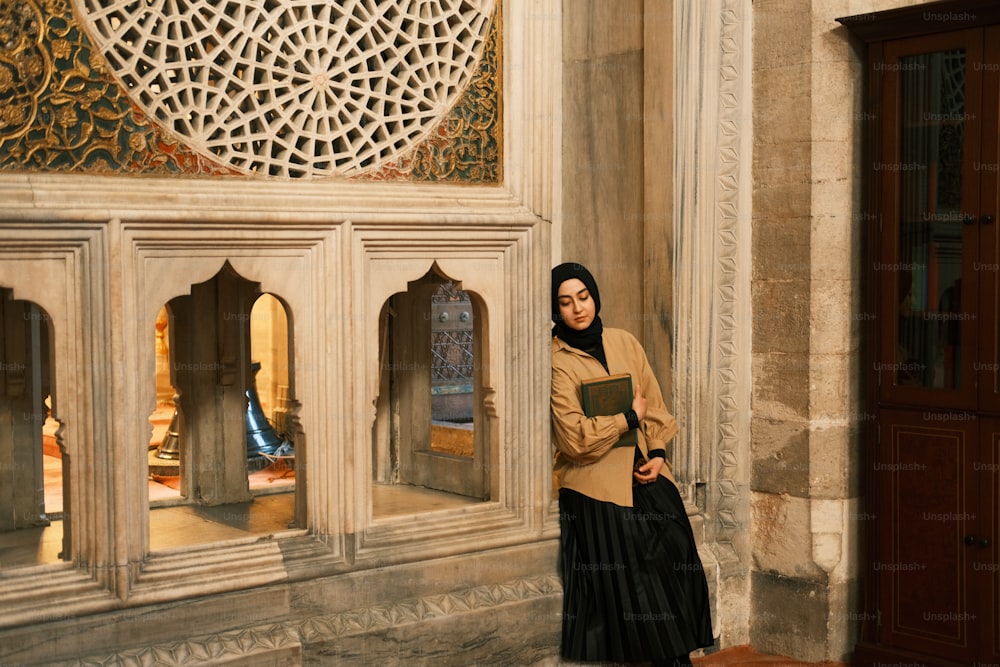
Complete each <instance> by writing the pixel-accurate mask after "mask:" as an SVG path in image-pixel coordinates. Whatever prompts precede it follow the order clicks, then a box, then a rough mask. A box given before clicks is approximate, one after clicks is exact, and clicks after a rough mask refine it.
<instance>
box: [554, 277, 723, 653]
mask: <svg viewBox="0 0 1000 667" xmlns="http://www.w3.org/2000/svg"><path fill="white" fill-rule="evenodd" d="M600 311H601V296H600V293H599V292H598V289H597V283H596V282H595V281H594V278H593V276H592V275H591V274H590V272H589V271H588V270H587V269H586V268H584V267H583V266H581V265H580V264H573V263H568V264H560V265H559V266H557V267H556V268H555V269H553V270H552V320H553V321H554V322H555V327H554V328H553V330H552V334H553V338H552V439H553V442H554V444H555V448H556V454H555V464H554V471H555V480H556V485H557V487H558V489H559V510H560V512H559V517H560V519H559V522H560V529H561V539H560V546H561V553H562V563H561V565H562V580H563V631H562V655H563V657H564V658H569V659H573V660H612V661H619V662H642V661H652V662H653V664H654V665H671V666H675V665H676V666H680V665H690V664H691V662H690V656H689V654H690V652H691V651H693V650H694V649H697V648H700V647H703V646H710V645H711V644H712V621H711V616H710V612H709V603H708V585H707V583H706V581H705V574H704V572H703V570H702V567H701V561H700V560H699V558H698V552H697V549H696V547H695V542H694V535H693V533H692V531H691V524H690V522H689V521H688V518H687V514H686V513H685V511H684V503H683V501H682V500H681V497H680V494H679V493H678V491H677V487H676V486H675V484H674V481H673V477H672V475H671V471H670V464H669V463H667V462H666V451H665V448H666V445H667V442H669V441H670V439H671V438H673V437H674V436H675V435H676V434H677V422H676V421H675V420H674V418H673V417H672V416H671V414H670V413H669V412H668V411H667V409H666V406H665V405H664V403H663V397H662V395H661V394H660V388H659V384H658V383H657V381H656V378H655V377H654V375H653V371H652V369H651V368H650V366H649V362H648V360H647V359H646V354H645V352H644V351H643V349H642V346H641V345H639V342H638V341H637V340H636V339H635V338H634V337H633V336H632V335H631V334H629V333H628V332H626V331H623V330H621V329H611V328H608V329H605V328H604V327H603V324H602V323H601V318H600V317H599V316H598V314H599V313H600ZM618 373H629V374H630V375H631V376H632V385H633V387H634V391H635V395H634V398H633V400H632V407H631V409H630V410H627V411H625V412H622V413H618V414H615V415H607V416H598V417H590V418H588V417H586V416H585V415H584V412H583V407H582V403H581V392H580V384H581V382H583V381H584V380H589V379H592V378H597V377H602V376H608V375H615V374H618ZM631 429H636V430H637V431H638V444H637V445H635V446H631V447H614V445H615V444H616V443H617V442H618V440H619V438H620V437H621V436H622V435H624V434H625V433H626V432H627V431H629V430H631Z"/></svg>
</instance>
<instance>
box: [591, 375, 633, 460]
mask: <svg viewBox="0 0 1000 667" xmlns="http://www.w3.org/2000/svg"><path fill="white" fill-rule="evenodd" d="M580 397H581V400H582V402H583V414H585V415H587V416H588V417H599V416H603V415H615V414H618V413H619V412H627V411H628V410H631V409H632V399H633V398H634V397H635V394H634V392H633V390H632V376H631V375H629V374H628V373H619V374H618V375H605V376H603V377H596V378H591V379H590V380H584V381H583V382H581V383H580ZM636 431H637V429H634V428H633V429H629V430H628V431H626V432H625V434H624V435H623V436H622V437H621V438H619V439H618V442H616V443H615V444H614V445H613V446H612V449H614V448H615V447H629V446H632V447H634V446H635V445H637V444H638V443H639V435H638V433H636Z"/></svg>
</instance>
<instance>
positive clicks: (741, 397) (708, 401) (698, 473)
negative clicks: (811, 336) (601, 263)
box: [674, 0, 752, 565]
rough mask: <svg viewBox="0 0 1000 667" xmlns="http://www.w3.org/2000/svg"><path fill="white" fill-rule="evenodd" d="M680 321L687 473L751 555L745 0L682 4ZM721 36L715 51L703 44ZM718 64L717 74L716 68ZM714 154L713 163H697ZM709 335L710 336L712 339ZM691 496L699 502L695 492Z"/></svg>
mask: <svg viewBox="0 0 1000 667" xmlns="http://www.w3.org/2000/svg"><path fill="white" fill-rule="evenodd" d="M675 7H676V8H677V11H678V12H679V15H678V17H677V20H676V26H677V30H676V33H675V34H676V35H677V48H678V55H677V58H676V62H677V63H680V64H682V65H683V67H684V69H683V70H679V71H678V78H677V96H676V100H677V101H676V104H677V118H678V127H679V128H680V129H679V130H678V131H677V133H676V137H677V142H678V144H677V151H676V157H675V159H676V160H677V166H676V171H675V173H676V174H677V176H676V178H677V183H676V184H675V192H676V193H677V206H676V207H675V218H674V220H675V230H676V237H677V256H678V261H677V263H676V266H677V267H678V278H677V282H676V288H677V292H676V294H675V303H677V310H678V313H677V322H678V325H679V330H678V336H677V345H676V347H675V350H674V352H675V357H674V364H675V368H677V372H676V373H675V378H676V385H677V387H676V394H675V401H676V403H677V405H678V408H677V410H678V413H679V414H684V415H686V416H687V420H686V421H687V424H688V427H687V428H686V429H685V430H684V431H682V433H681V436H680V437H681V439H682V442H683V444H684V446H683V447H682V448H679V450H680V451H684V452H686V453H687V458H686V459H685V460H684V461H682V462H681V465H682V466H683V468H684V471H683V472H682V474H681V476H682V478H685V479H695V480H705V481H706V482H708V489H709V495H708V498H707V507H706V509H705V514H706V517H707V518H708V519H709V521H708V522H706V526H707V532H708V538H709V542H710V543H711V544H712V547H713V551H714V553H715V555H716V557H717V558H718V560H719V563H720V565H725V564H727V563H740V562H742V563H746V561H747V557H748V553H749V551H748V545H747V544H746V539H747V536H746V531H745V529H746V527H747V521H748V513H747V508H748V507H749V492H748V489H749V486H748V466H747V465H746V463H745V462H746V461H747V460H748V459H749V440H750V437H749V436H750V419H749V415H750V340H751V327H752V321H751V314H750V293H749V285H750V271H751V256H750V250H751V247H750V243H751V238H750V179H749V177H748V170H749V154H750V145H749V143H750V139H751V137H750V128H749V125H748V124H747V123H746V119H747V118H748V117H749V112H748V110H749V105H750V102H751V100H750V89H749V67H750V60H749V57H748V55H747V51H748V49H749V45H750V37H749V29H748V27H747V26H748V25H749V17H748V16H747V14H749V12H750V11H751V10H750V8H749V7H748V6H746V4H745V3H743V2H741V0H704V1H702V0H698V1H697V2H694V1H687V2H679V3H677V4H676V5H675ZM705 44H718V45H719V48H718V50H717V51H710V50H707V49H705V48H704V46H703V45H705ZM709 72H714V73H715V74H716V76H714V77H710V76H706V73H709ZM698 155H712V156H714V160H712V161H708V162H706V161H704V160H698V159H697V157H696V156H698ZM706 334H707V335H706ZM687 493H688V502H689V503H692V502H694V500H695V499H694V498H693V497H692V496H691V490H690V489H689V490H687Z"/></svg>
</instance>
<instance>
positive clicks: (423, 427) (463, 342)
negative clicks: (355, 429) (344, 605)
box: [373, 267, 491, 516]
mask: <svg viewBox="0 0 1000 667" xmlns="http://www.w3.org/2000/svg"><path fill="white" fill-rule="evenodd" d="M484 311H485V308H484V306H483V302H482V300H481V299H480V298H479V297H478V296H477V295H476V294H475V293H474V292H468V291H464V290H463V289H462V287H461V284H460V283H458V282H457V281H454V280H452V279H450V278H448V277H446V276H443V275H441V274H440V273H439V272H438V271H437V268H436V267H434V268H432V270H431V271H429V272H428V273H427V275H425V276H424V277H423V278H421V279H420V280H417V281H414V282H411V283H410V284H409V286H408V289H407V291H406V292H401V293H397V294H394V295H393V296H392V297H390V298H389V299H388V300H387V301H386V302H385V304H384V305H383V308H382V312H381V314H380V318H379V331H380V341H379V347H380V349H379V370H380V373H379V376H380V377H379V387H380V389H379V397H378V401H377V405H376V413H377V416H376V421H375V426H374V432H373V448H374V449H373V463H374V464H373V475H374V481H375V485H374V497H373V513H374V515H375V516H391V515H394V514H401V513H410V512H413V511H422V510H433V509H442V508H448V507H457V506H462V505H465V504H468V503H470V502H481V501H484V500H489V499H490V488H491V478H490V468H491V466H490V465H489V464H488V461H489V460H490V451H489V449H490V447H489V443H490V431H491V429H490V427H489V423H490V417H491V415H489V414H488V413H489V408H488V407H487V403H488V401H487V399H486V395H487V393H488V392H487V390H486V388H485V387H484V383H483V378H482V367H483V365H484V364H485V363H486V359H484V354H485V352H484V351H485V350H486V349H488V347H487V346H486V345H485V337H486V327H485V322H486V321H487V318H486V316H485V312H484Z"/></svg>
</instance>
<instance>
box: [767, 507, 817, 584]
mask: <svg viewBox="0 0 1000 667" xmlns="http://www.w3.org/2000/svg"><path fill="white" fill-rule="evenodd" d="M750 511H751V516H752V518H753V523H752V528H751V535H752V539H751V542H752V549H753V559H754V564H755V565H756V566H757V569H760V570H763V571H766V572H774V573H777V574H780V575H782V576H786V577H793V578H796V579H804V580H809V581H823V580H825V578H826V577H825V573H824V572H823V570H822V569H821V568H819V567H818V566H817V565H816V563H815V562H813V555H812V554H813V540H812V532H811V529H810V527H811V521H810V511H811V502H810V501H809V499H807V498H798V497H796V496H792V495H789V494H784V493H781V494H779V493H758V492H755V493H753V494H751V498H750Z"/></svg>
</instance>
